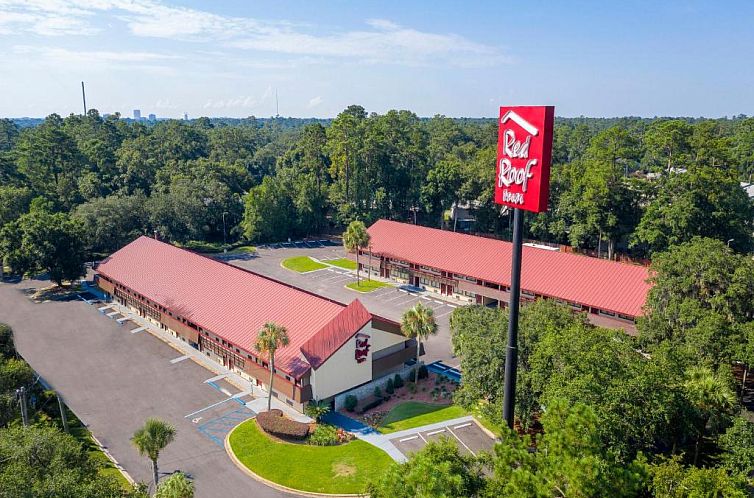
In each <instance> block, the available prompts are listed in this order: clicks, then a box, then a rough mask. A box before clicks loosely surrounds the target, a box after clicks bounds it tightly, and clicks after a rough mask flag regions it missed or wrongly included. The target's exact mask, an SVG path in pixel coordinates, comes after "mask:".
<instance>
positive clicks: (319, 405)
mask: <svg viewBox="0 0 754 498" xmlns="http://www.w3.org/2000/svg"><path fill="white" fill-rule="evenodd" d="M329 412H330V405H328V404H327V403H324V402H322V401H310V402H309V404H308V405H306V407H305V408H304V413H305V414H306V415H307V416H309V417H311V418H313V419H314V421H315V422H319V420H320V419H321V418H322V417H324V416H325V415H327V414H328V413H329Z"/></svg>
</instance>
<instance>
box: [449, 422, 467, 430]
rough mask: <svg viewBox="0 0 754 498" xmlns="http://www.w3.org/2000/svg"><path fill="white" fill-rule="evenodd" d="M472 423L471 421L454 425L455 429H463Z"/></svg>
mask: <svg viewBox="0 0 754 498" xmlns="http://www.w3.org/2000/svg"><path fill="white" fill-rule="evenodd" d="M470 425H471V422H466V423H465V424H461V425H456V426H454V427H453V428H454V429H463V428H464V427H468V426H470Z"/></svg>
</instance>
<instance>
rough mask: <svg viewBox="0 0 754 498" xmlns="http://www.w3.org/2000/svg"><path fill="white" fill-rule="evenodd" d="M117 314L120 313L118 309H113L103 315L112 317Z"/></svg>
mask: <svg viewBox="0 0 754 498" xmlns="http://www.w3.org/2000/svg"><path fill="white" fill-rule="evenodd" d="M119 314H120V311H113V312H112V313H108V314H107V315H105V316H107V317H109V318H112V317H114V316H115V315H119Z"/></svg>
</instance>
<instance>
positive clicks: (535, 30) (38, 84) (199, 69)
mask: <svg viewBox="0 0 754 498" xmlns="http://www.w3.org/2000/svg"><path fill="white" fill-rule="evenodd" d="M752 25H754V3H751V2H744V1H732V0H731V1H727V2H704V1H701V0H699V1H694V0H691V1H688V0H687V1H683V2H682V1H673V0H671V1H666V2H651V1H638V0H635V1H628V2H621V3H619V4H618V3H604V2H598V1H596V0H592V1H590V0H584V1H579V2H558V3H555V2H529V3H526V4H521V3H514V2H508V1H479V2H473V3H463V4H460V3H458V2H454V1H452V0H436V1H433V2H431V3H430V2H427V1H417V2H403V1H398V0H386V1H381V2H378V1H371V0H366V1H364V2H360V3H359V4H358V7H355V6H354V4H352V3H350V2H347V1H346V0H332V1H328V2H305V3H301V2H296V3H293V2H289V1H286V0H280V1H271V0H260V1H258V2H255V3H254V4H253V5H252V4H249V3H248V2H244V1H241V0H231V1H227V2H222V3H214V2H199V1H193V0H183V1H178V0H129V1H126V0H100V1H97V2H92V1H89V0H70V1H66V2H57V1H54V0H0V51H2V53H3V54H4V58H3V67H2V71H0V86H2V88H3V91H2V92H0V116H4V117H24V116H28V117H44V116H45V115H48V114H50V113H53V112H55V113H58V114H61V115H67V114H69V113H80V112H82V109H83V106H82V102H81V91H80V84H81V83H80V82H81V81H82V80H83V81H85V82H86V92H87V107H88V108H96V109H98V110H99V111H100V113H102V114H111V113H114V112H120V113H121V115H122V116H130V115H132V114H131V113H132V110H133V109H141V110H143V111H144V113H145V114H155V116H156V117H157V116H159V118H169V117H172V118H178V119H180V118H182V117H183V116H184V113H186V114H188V115H189V116H191V117H199V116H210V117H246V116H250V115H255V116H258V117H269V116H274V115H275V114H276V113H277V112H278V111H277V103H276V97H275V96H276V93H277V95H278V100H279V109H280V110H279V113H280V115H281V116H284V117H288V116H291V117H320V118H328V117H334V116H335V115H337V114H338V113H339V112H340V111H342V110H343V109H344V108H345V107H347V106H348V105H351V104H359V105H362V106H364V107H365V109H366V110H367V111H369V112H378V113H384V112H385V111H387V110H389V109H408V110H411V111H414V112H415V113H417V114H418V115H420V116H432V115H434V114H445V115H448V116H453V117H492V116H494V115H495V113H496V109H497V107H498V106H499V105H503V104H528V103H530V104H553V105H555V106H556V113H557V115H559V116H567V117H573V116H579V115H584V116H591V117H614V116H627V115H632V116H645V117H652V116H693V117H699V116H705V117H722V116H734V115H738V114H748V115H752V114H754V92H752V91H751V88H754V67H752V65H751V64H749V61H750V59H751V56H750V54H751V53H752V50H753V49H754V30H752V29H751V26H752Z"/></svg>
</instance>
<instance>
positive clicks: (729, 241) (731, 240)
mask: <svg viewBox="0 0 754 498" xmlns="http://www.w3.org/2000/svg"><path fill="white" fill-rule="evenodd" d="M734 240H736V239H728V242H726V243H725V245H727V246H728V247H730V243H731V242H733V241H734Z"/></svg>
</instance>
